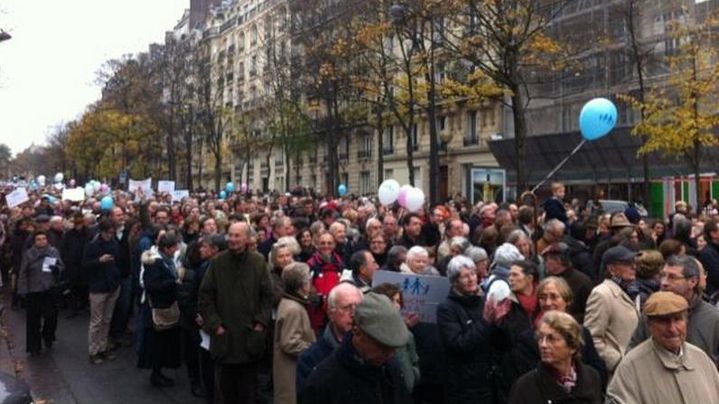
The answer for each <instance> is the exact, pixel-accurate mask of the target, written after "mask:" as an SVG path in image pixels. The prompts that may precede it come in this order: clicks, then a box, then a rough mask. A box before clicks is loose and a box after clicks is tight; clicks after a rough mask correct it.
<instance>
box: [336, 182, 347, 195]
mask: <svg viewBox="0 0 719 404" xmlns="http://www.w3.org/2000/svg"><path fill="white" fill-rule="evenodd" d="M337 192H339V194H340V196H345V195H347V186H346V185H345V184H340V186H338V187H337Z"/></svg>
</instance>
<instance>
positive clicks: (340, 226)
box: [329, 221, 354, 262]
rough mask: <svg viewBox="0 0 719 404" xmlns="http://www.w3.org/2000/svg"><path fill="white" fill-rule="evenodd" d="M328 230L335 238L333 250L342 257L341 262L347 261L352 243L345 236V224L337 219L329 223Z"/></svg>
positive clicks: (352, 247)
mask: <svg viewBox="0 0 719 404" xmlns="http://www.w3.org/2000/svg"><path fill="white" fill-rule="evenodd" d="M329 232H330V234H331V235H332V237H334V238H335V252H336V253H337V254H339V256H340V257H342V262H349V260H350V257H351V255H352V251H353V250H354V245H353V244H352V242H351V241H350V240H349V238H348V237H347V226H346V225H345V224H344V223H342V222H340V221H337V222H334V223H332V224H331V225H330V228H329Z"/></svg>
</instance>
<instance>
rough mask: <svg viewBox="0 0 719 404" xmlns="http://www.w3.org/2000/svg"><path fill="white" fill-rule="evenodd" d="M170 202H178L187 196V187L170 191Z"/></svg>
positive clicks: (188, 193) (188, 194)
mask: <svg viewBox="0 0 719 404" xmlns="http://www.w3.org/2000/svg"><path fill="white" fill-rule="evenodd" d="M171 194H172V202H180V201H182V198H187V197H189V196H190V191H189V190H187V189H176V190H174V191H172V193H171Z"/></svg>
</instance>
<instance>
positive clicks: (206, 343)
mask: <svg viewBox="0 0 719 404" xmlns="http://www.w3.org/2000/svg"><path fill="white" fill-rule="evenodd" d="M200 338H202V340H201V341H200V348H202V349H204V350H205V351H209V350H210V334H208V333H206V332H205V330H200Z"/></svg>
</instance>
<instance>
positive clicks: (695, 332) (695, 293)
mask: <svg viewBox="0 0 719 404" xmlns="http://www.w3.org/2000/svg"><path fill="white" fill-rule="evenodd" d="M701 272H702V269H701V267H700V263H699V261H698V260H696V259H695V258H692V257H689V256H685V255H684V256H679V255H672V256H671V257H669V258H668V259H667V261H666V263H665V264H664V268H662V271H661V272H660V275H661V280H662V283H661V287H662V291H665V292H673V293H675V294H677V295H679V296H681V297H683V298H684V300H686V301H687V304H688V305H689V311H688V313H689V317H688V320H687V321H688V323H687V342H689V343H691V344H694V345H696V346H697V347H698V348H700V349H701V350H702V351H704V352H705V353H706V354H707V355H709V358H711V359H712V360H713V361H714V363H719V310H718V309H717V308H716V307H714V306H712V305H711V304H709V303H707V302H705V301H704V300H702V298H701V291H700V286H699V279H700V277H701ZM646 320H647V319H646V316H644V317H643V318H642V321H641V322H639V326H638V327H637V329H636V331H635V332H634V335H633V336H632V339H631V341H630V343H629V349H632V348H633V347H634V346H636V345H639V344H640V343H642V342H643V341H645V340H646V339H647V338H649V330H648V327H647V321H646Z"/></svg>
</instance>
